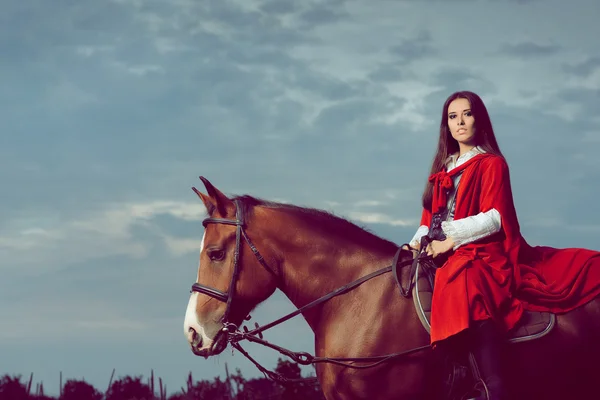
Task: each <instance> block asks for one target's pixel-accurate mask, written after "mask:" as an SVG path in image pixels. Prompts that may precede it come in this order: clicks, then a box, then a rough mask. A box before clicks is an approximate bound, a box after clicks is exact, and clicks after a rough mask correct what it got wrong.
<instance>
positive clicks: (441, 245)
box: [425, 238, 454, 258]
mask: <svg viewBox="0 0 600 400" xmlns="http://www.w3.org/2000/svg"><path fill="white" fill-rule="evenodd" d="M453 248H454V240H452V239H451V238H446V240H443V241H439V240H434V241H432V242H431V243H429V244H428V245H427V248H426V249H425V250H426V252H427V255H429V256H431V257H433V258H436V257H437V256H439V255H440V254H444V253H446V252H448V251H450V250H452V249H453Z"/></svg>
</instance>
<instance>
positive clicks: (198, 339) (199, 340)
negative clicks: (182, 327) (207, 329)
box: [188, 327, 202, 347]
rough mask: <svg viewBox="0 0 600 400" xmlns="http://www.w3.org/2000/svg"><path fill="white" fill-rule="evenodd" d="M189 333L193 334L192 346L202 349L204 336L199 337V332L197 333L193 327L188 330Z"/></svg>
mask: <svg viewBox="0 0 600 400" xmlns="http://www.w3.org/2000/svg"><path fill="white" fill-rule="evenodd" d="M188 332H189V333H191V336H192V337H191V339H192V340H191V342H190V343H191V344H192V346H194V347H201V346H202V336H200V335H198V332H196V330H195V329H194V328H192V327H190V329H188Z"/></svg>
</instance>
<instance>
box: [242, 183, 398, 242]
mask: <svg viewBox="0 0 600 400" xmlns="http://www.w3.org/2000/svg"><path fill="white" fill-rule="evenodd" d="M232 200H238V202H239V203H238V204H239V205H240V210H239V211H240V214H241V216H242V218H243V219H244V220H245V219H247V218H248V217H249V216H250V214H251V212H252V209H253V207H257V206H260V207H268V208H275V209H282V210H285V211H289V212H290V213H292V214H295V215H299V216H301V217H302V219H304V220H309V221H311V222H312V223H313V225H314V226H316V227H318V228H319V229H323V230H325V231H327V232H331V233H333V234H335V235H340V236H344V237H348V236H349V235H351V236H353V237H356V238H358V239H359V240H361V241H362V242H364V243H372V244H377V245H379V246H384V247H385V246H390V247H393V248H394V249H395V248H397V247H398V245H397V244H396V243H394V242H392V241H389V240H387V239H384V238H382V237H380V236H378V235H376V234H374V233H373V232H371V231H370V230H369V229H367V228H365V227H361V226H358V225H356V224H354V223H353V222H350V221H348V220H347V219H345V218H342V217H339V216H337V215H335V214H333V213H332V212H329V211H324V210H319V209H316V208H310V207H302V206H298V205H294V204H288V203H279V202H276V201H271V200H265V199H261V198H257V197H254V196H250V195H240V196H235V197H232Z"/></svg>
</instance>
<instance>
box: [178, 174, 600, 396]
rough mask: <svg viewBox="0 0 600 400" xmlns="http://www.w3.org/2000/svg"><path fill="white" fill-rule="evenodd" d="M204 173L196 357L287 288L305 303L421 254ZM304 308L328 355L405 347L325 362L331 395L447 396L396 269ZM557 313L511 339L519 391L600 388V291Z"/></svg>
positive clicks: (322, 374) (511, 374)
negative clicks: (229, 191)
mask: <svg viewBox="0 0 600 400" xmlns="http://www.w3.org/2000/svg"><path fill="white" fill-rule="evenodd" d="M200 179H201V180H202V181H203V182H204V185H205V187H206V190H207V194H203V193H200V192H199V191H198V190H196V189H195V188H193V189H194V191H195V192H196V193H197V194H198V196H199V197H200V199H201V200H202V202H203V203H204V205H205V206H206V210H207V213H208V218H207V219H206V220H205V221H204V226H205V231H204V236H203V238H202V245H201V251H200V266H199V268H198V275H197V280H196V283H195V284H194V286H193V289H192V294H191V297H190V300H189V304H188V308H187V312H186V316H185V322H184V333H185V335H186V338H187V340H188V342H189V345H190V347H191V350H192V352H193V353H194V354H196V355H199V356H203V357H210V356H214V355H217V354H219V353H221V352H222V351H223V350H224V349H225V348H226V347H227V345H228V343H230V341H231V334H232V332H235V331H237V327H239V326H240V324H241V323H242V322H243V321H244V319H245V318H246V317H247V316H248V315H249V313H250V312H251V311H252V310H253V309H254V308H255V307H256V306H257V305H258V304H259V303H261V302H263V301H265V300H266V299H267V298H269V297H270V296H271V295H272V294H273V293H274V291H275V289H276V288H279V289H280V290H281V291H282V292H283V293H284V294H285V295H286V296H287V297H288V298H289V299H290V301H291V302H292V303H293V304H294V305H295V306H296V307H297V308H299V309H300V308H302V307H305V306H307V305H308V304H310V303H311V302H313V301H315V300H316V299H318V298H321V297H322V296H324V295H326V294H328V293H330V292H332V291H334V290H335V289H337V288H339V287H342V286H344V285H346V284H348V283H349V282H353V281H355V280H357V279H359V278H361V277H364V276H367V275H368V274H370V273H373V272H374V271H377V270H381V268H385V267H386V266H389V265H390V264H391V263H392V259H393V258H394V256H395V255H400V256H399V257H397V258H399V259H398V263H399V265H409V264H411V261H412V256H411V254H410V253H409V252H399V246H398V245H397V244H394V243H392V242H390V241H387V240H384V239H382V238H380V237H377V236H376V235H374V234H372V233H370V232H368V231H366V230H364V229H362V228H360V227H358V226H356V225H354V224H352V223H350V222H348V221H346V220H344V219H342V218H338V217H336V216H333V215H331V214H329V213H326V212H324V211H319V210H314V209H308V208H301V207H298V206H294V205H287V204H279V203H274V202H268V201H264V200H260V199H256V198H253V197H250V196H239V197H234V198H228V197H227V196H226V195H224V194H223V193H222V192H221V191H219V190H218V189H216V188H215V187H214V186H213V185H212V184H211V183H210V182H209V181H208V180H206V179H205V178H203V177H200ZM405 269H407V268H403V270H405ZM387 271H389V269H388V270H386V271H385V272H387ZM302 315H303V317H304V318H305V319H306V321H307V322H308V325H309V326H310V328H311V329H312V331H313V332H314V337H315V355H316V356H317V357H329V358H332V357H343V358H349V357H373V356H384V355H387V354H391V353H403V352H406V354H400V355H399V356H396V357H393V358H390V359H389V360H386V361H384V362H380V363H378V364H377V365H375V366H372V367H370V368H364V369H359V368H352V367H348V366H345V365H340V364H339V363H334V362H319V363H316V364H315V367H316V375H317V378H318V380H319V382H320V385H321V388H322V389H323V392H324V394H325V396H326V398H327V399H329V400H333V399H381V400H384V399H413V400H414V399H438V398H439V399H443V398H445V393H444V392H445V390H446V387H445V386H444V384H443V381H444V380H445V378H446V377H447V375H446V373H447V372H446V371H444V365H445V364H444V363H442V362H441V358H438V357H437V351H436V350H431V348H430V347H429V334H428V332H427V330H426V329H425V328H424V325H423V323H422V322H421V320H420V318H419V316H418V313H417V311H416V309H415V304H414V302H413V299H411V298H410V296H408V297H405V296H401V295H400V294H399V287H398V284H397V283H396V281H395V280H394V279H393V277H392V274H391V273H382V274H379V275H377V276H373V277H372V278H371V279H368V280H366V281H364V282H362V283H361V284H357V285H356V286H355V287H353V288H351V289H349V290H347V291H344V293H342V294H339V295H337V296H333V297H331V298H328V299H326V300H325V301H322V302H320V303H319V304H316V305H314V306H311V307H310V308H307V309H302ZM555 321H556V324H555V325H554V327H553V328H552V330H551V331H550V332H548V333H547V334H545V335H544V336H543V337H540V338H538V339H535V340H528V341H523V342H520V343H512V344H510V345H508V346H507V352H506V355H507V365H508V366H509V368H508V369H507V372H508V377H507V379H508V382H509V385H510V389H511V391H512V392H513V395H512V396H511V398H512V399H521V398H522V399H571V398H573V399H574V398H577V399H583V398H600V394H598V393H600V392H599V391H598V390H597V388H598V387H599V386H597V385H595V383H596V380H597V375H598V372H600V367H599V365H600V364H598V362H599V361H600V359H599V356H600V344H599V342H598V340H597V339H598V338H600V302H599V299H598V298H597V299H595V300H594V301H592V302H589V303H587V304H586V305H585V306H583V307H581V308H579V309H577V310H575V311H573V312H570V313H567V314H563V315H558V316H556V320H555ZM237 332H239V331H237ZM232 343H233V342H232ZM233 344H234V345H235V343H233ZM325 361H326V360H325ZM370 363H371V364H372V362H360V361H359V362H355V363H353V365H356V366H360V365H366V364H370ZM593 393H596V394H595V395H594V394H593Z"/></svg>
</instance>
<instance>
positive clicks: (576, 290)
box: [421, 154, 600, 343]
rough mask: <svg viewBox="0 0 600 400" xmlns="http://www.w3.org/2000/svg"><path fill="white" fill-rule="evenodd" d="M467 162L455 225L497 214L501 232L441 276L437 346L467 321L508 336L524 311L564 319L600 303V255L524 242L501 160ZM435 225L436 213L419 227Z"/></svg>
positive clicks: (451, 262) (467, 250)
mask: <svg viewBox="0 0 600 400" xmlns="http://www.w3.org/2000/svg"><path fill="white" fill-rule="evenodd" d="M470 161H471V162H470V163H469V164H470V165H469V166H468V167H467V168H465V169H464V171H463V175H462V177H461V180H460V184H459V185H458V191H457V194H456V196H457V197H456V209H455V214H454V219H461V218H465V217H468V216H472V215H476V214H478V213H480V212H486V211H489V210H491V209H492V208H495V209H496V210H497V211H498V212H499V213H500V216H501V225H502V226H501V230H500V232H498V233H496V234H494V235H491V236H489V237H487V238H484V239H481V240H479V241H477V242H475V243H470V244H466V245H463V246H461V247H459V248H458V249H457V250H456V251H455V252H452V253H451V254H450V257H449V258H448V261H447V262H446V263H445V264H444V266H443V267H442V268H441V269H439V270H438V271H437V273H436V281H435V285H436V286H435V290H434V297H433V304H432V315H431V319H432V321H431V322H432V330H431V337H432V338H431V341H432V343H433V342H435V341H438V340H442V339H445V338H446V337H448V336H451V335H454V334H456V333H458V332H460V331H462V330H463V329H466V328H468V326H469V322H470V321H474V320H483V319H487V318H493V319H495V320H496V321H497V322H499V323H500V324H501V326H504V328H505V329H507V330H508V329H511V328H512V327H513V326H514V325H515V324H516V323H517V322H518V320H519V318H520V317H521V315H522V312H523V310H524V309H527V310H534V311H551V312H555V313H564V312H567V311H571V310H573V309H574V308H576V307H579V306H581V305H583V304H585V303H587V302H589V301H590V300H592V299H594V298H595V297H597V296H598V295H599V294H600V252H598V251H593V250H588V249H581V248H565V249H556V248H552V247H546V246H537V247H532V246H530V245H529V244H528V243H527V242H526V241H525V239H524V238H523V237H522V236H521V231H520V227H519V222H518V219H517V213H516V211H515V207H514V203H513V196H512V189H511V185H510V176H509V170H508V165H507V163H506V161H505V160H504V158H502V157H500V156H496V155H492V154H481V155H477V156H475V157H473V159H472V160H470ZM452 172H453V171H451V172H450V174H452ZM437 181H439V182H440V183H439V184H441V182H442V179H438V180H437ZM436 183H437V182H436ZM434 193H435V194H436V195H435V196H434V199H436V200H437V199H439V198H440V197H439V193H437V191H434ZM434 203H437V201H434ZM436 206H437V204H433V207H434V209H435V207H436ZM430 223H431V212H430V211H429V210H424V211H423V215H422V218H421V225H427V226H430Z"/></svg>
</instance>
